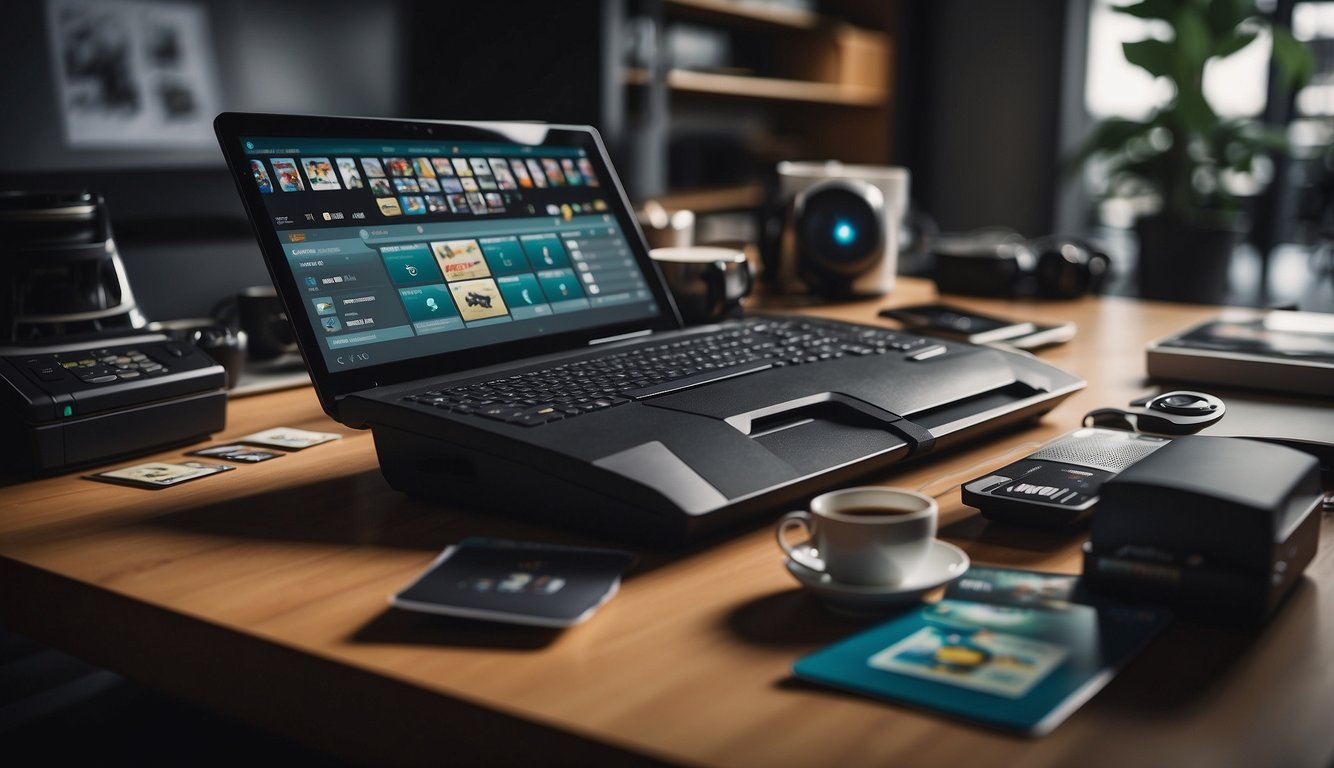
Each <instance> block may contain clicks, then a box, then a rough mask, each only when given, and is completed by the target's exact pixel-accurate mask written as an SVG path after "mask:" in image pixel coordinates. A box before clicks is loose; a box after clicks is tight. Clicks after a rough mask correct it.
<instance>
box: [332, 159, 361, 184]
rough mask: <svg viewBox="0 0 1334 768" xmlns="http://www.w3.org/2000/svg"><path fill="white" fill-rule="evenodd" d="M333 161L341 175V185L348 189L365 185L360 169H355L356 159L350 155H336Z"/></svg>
mask: <svg viewBox="0 0 1334 768" xmlns="http://www.w3.org/2000/svg"><path fill="white" fill-rule="evenodd" d="M334 162H335V163H337V164H338V173H339V174H340V175H341V176H342V177H343V186H345V187H347V188H348V189H362V188H364V187H365V186H366V183H365V182H364V181H363V180H362V178H361V171H359V170H357V161H355V160H353V159H352V158H350V157H336V158H334Z"/></svg>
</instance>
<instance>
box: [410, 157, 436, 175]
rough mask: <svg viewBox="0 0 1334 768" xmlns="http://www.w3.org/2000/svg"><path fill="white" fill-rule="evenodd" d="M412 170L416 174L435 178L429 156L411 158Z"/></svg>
mask: <svg viewBox="0 0 1334 768" xmlns="http://www.w3.org/2000/svg"><path fill="white" fill-rule="evenodd" d="M412 170H414V171H416V172H417V175H418V176H429V177H430V178H435V168H434V167H432V166H431V158H429V157H414V158H412Z"/></svg>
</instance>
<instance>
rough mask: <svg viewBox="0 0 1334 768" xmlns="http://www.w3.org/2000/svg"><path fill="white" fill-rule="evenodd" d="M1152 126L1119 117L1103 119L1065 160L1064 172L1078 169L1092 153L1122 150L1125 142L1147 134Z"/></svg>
mask: <svg viewBox="0 0 1334 768" xmlns="http://www.w3.org/2000/svg"><path fill="white" fill-rule="evenodd" d="M1153 128H1154V124H1153V123H1152V122H1147V123H1142V122H1139V121H1138V120H1126V119H1123V118H1119V117H1112V118H1108V119H1106V120H1103V121H1102V122H1100V123H1098V124H1097V125H1096V126H1094V128H1093V133H1091V134H1089V137H1088V138H1087V139H1086V140H1085V141H1084V145H1083V146H1082V147H1080V148H1079V151H1077V152H1075V153H1073V154H1072V155H1071V156H1070V157H1069V158H1068V159H1067V160H1066V172H1067V173H1071V172H1074V171H1076V170H1078V169H1079V167H1080V166H1081V165H1083V164H1084V163H1085V162H1086V161H1087V160H1088V159H1089V158H1091V157H1093V156H1094V155H1110V154H1115V153H1121V152H1124V151H1125V148H1126V144H1127V143H1129V142H1130V141H1131V140H1133V139H1136V138H1139V137H1141V136H1145V135H1147V134H1148V133H1149V131H1151V130H1153Z"/></svg>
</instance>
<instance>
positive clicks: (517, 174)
mask: <svg viewBox="0 0 1334 768" xmlns="http://www.w3.org/2000/svg"><path fill="white" fill-rule="evenodd" d="M510 167H511V168H512V169H513V170H514V178H516V179H518V181H519V186H520V187H522V188H524V189H532V188H533V177H532V176H529V175H528V166H526V165H524V164H523V161H522V160H520V159H518V158H515V159H513V160H511V161H510Z"/></svg>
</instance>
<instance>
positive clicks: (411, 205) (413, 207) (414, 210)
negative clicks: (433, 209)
mask: <svg viewBox="0 0 1334 768" xmlns="http://www.w3.org/2000/svg"><path fill="white" fill-rule="evenodd" d="M398 201H399V203H401V204H402V206H403V213H405V214H407V215H408V216H421V215H422V214H424V213H426V201H425V200H423V199H422V198H421V196H420V195H405V196H403V197H400V198H398Z"/></svg>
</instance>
